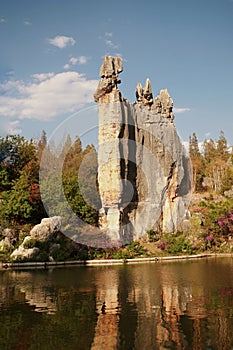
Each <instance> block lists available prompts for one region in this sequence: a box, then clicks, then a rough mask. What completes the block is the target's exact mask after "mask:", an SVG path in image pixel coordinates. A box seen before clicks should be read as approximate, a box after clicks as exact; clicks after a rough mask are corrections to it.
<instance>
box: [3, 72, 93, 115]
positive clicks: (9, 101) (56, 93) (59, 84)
mask: <svg viewBox="0 0 233 350" xmlns="http://www.w3.org/2000/svg"><path fill="white" fill-rule="evenodd" d="M97 84H98V81H97V80H87V78H86V76H85V75H84V74H80V73H78V72H72V71H68V72H62V73H57V74H55V73H44V74H34V75H33V76H32V80H31V82H30V83H25V82H24V81H22V80H16V81H15V80H8V81H6V82H4V83H2V84H0V93H1V95H0V116H4V117H9V118H19V119H39V120H45V121H47V120H51V119H53V118H55V117H56V116H57V115H61V114H67V113H73V112H75V111H76V110H77V109H78V108H81V107H82V106H84V105H85V104H87V103H91V102H93V93H94V91H95V89H96V87H97Z"/></svg>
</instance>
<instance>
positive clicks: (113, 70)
mask: <svg viewBox="0 0 233 350" xmlns="http://www.w3.org/2000/svg"><path fill="white" fill-rule="evenodd" d="M122 71H123V66H122V58H121V57H113V56H105V57H104V61H103V63H102V66H101V68H100V77H101V80H100V81H99V84H98V87H97V89H96V92H95V93H94V99H95V101H96V102H99V100H100V98H101V97H103V96H104V95H106V94H109V93H110V92H112V91H113V90H115V92H116V93H115V94H114V96H113V97H114V98H115V99H116V100H119V99H120V96H121V95H120V91H119V90H118V89H117V84H120V83H121V81H120V79H119V78H118V74H119V73H121V72H122Z"/></svg>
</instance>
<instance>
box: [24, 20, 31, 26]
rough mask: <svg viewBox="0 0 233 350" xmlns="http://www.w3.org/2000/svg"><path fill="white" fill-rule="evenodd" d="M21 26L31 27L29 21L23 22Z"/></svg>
mask: <svg viewBox="0 0 233 350" xmlns="http://www.w3.org/2000/svg"><path fill="white" fill-rule="evenodd" d="M23 24H24V25H25V26H31V25H32V22H30V21H23Z"/></svg>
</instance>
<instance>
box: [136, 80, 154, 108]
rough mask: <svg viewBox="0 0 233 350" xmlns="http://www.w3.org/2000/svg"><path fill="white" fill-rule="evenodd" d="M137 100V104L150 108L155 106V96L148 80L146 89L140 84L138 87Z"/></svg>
mask: <svg viewBox="0 0 233 350" xmlns="http://www.w3.org/2000/svg"><path fill="white" fill-rule="evenodd" d="M136 99H137V103H142V104H143V105H144V106H145V107H149V108H150V106H151V105H152V104H153V94H152V88H151V83H150V80H149V79H148V78H147V79H146V83H145V86H144V88H142V84H141V83H138V85H137V87H136Z"/></svg>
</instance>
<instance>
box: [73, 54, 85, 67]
mask: <svg viewBox="0 0 233 350" xmlns="http://www.w3.org/2000/svg"><path fill="white" fill-rule="evenodd" d="M87 61H88V57H86V56H78V57H75V56H72V57H71V58H70V60H69V62H70V64H72V65H73V66H74V65H75V64H86V63H87Z"/></svg>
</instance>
